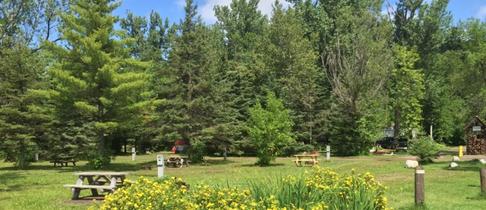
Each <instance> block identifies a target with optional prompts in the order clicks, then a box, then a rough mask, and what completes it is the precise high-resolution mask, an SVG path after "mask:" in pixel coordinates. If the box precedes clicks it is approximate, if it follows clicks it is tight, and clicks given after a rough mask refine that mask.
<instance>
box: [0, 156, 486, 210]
mask: <svg viewBox="0 0 486 210" xmlns="http://www.w3.org/2000/svg"><path fill="white" fill-rule="evenodd" d="M407 158H410V157H408V156H404V155H395V156H360V157H349V158H332V160H331V161H330V162H326V161H323V160H322V158H321V162H320V165H321V166H323V167H330V168H332V169H334V170H336V171H338V172H342V173H350V171H351V169H355V171H356V172H358V173H359V172H366V171H369V172H371V173H373V174H374V175H375V176H376V177H377V179H378V180H380V181H381V182H382V183H383V184H384V185H386V186H387V187H388V189H387V197H388V199H389V203H390V205H391V207H393V208H394V209H414V184H413V182H414V170H413V169H405V168H404V167H403V165H404V162H405V160H406V159H407ZM450 158H451V157H450V156H445V157H442V158H441V160H439V161H438V162H436V163H433V164H429V165H426V166H425V167H424V168H425V171H426V174H425V175H426V177H425V181H426V189H425V190H426V203H427V207H428V209H440V210H443V209H486V197H482V196H481V194H480V186H479V183H480V182H479V168H481V167H482V165H481V164H480V163H478V162H475V161H468V162H461V163H459V164H460V168H459V169H457V170H448V169H447V166H448V163H449V161H448V160H450ZM207 159H208V164H207V165H191V166H190V167H188V168H181V169H174V168H166V175H167V176H176V177H181V178H183V179H184V180H185V181H186V182H188V183H189V184H197V183H205V184H210V185H227V184H229V185H239V186H242V187H244V186H245V185H246V184H247V183H248V181H249V180H259V179H262V180H264V179H271V178H272V177H276V176H286V175H290V174H293V175H299V174H302V173H304V172H305V171H306V170H310V168H309V167H296V166H295V165H294V164H293V162H292V160H293V158H278V159H277V161H276V163H275V164H274V165H273V166H270V167H263V168H262V167H256V166H254V165H253V163H254V162H255V161H256V159H255V158H249V157H230V158H229V160H228V161H222V159H221V158H207ZM85 164H86V162H80V163H79V164H78V165H80V166H79V167H64V168H54V167H53V166H52V165H51V164H49V163H48V162H39V163H34V164H33V165H32V166H31V167H30V168H29V170H24V171H21V170H14V169H13V168H12V167H11V163H3V162H0V209H86V208H88V207H89V206H90V205H92V203H90V202H85V203H81V204H80V203H74V202H71V201H70V197H71V191H70V190H69V189H66V188H63V184H74V183H75V180H76V178H77V177H76V176H75V175H74V174H73V172H76V171H86V170H88V169H87V168H86V166H84V165H85ZM145 164H152V165H155V155H142V156H137V161H131V159H130V157H129V156H118V157H116V158H115V159H114V161H113V164H112V166H110V168H108V169H106V170H112V171H127V172H130V175H129V177H128V178H129V179H131V180H135V179H137V177H139V176H145V177H151V178H154V179H155V178H156V174H157V171H156V170H157V169H156V168H152V170H143V169H142V165H145ZM87 193H88V191H85V192H84V194H87Z"/></svg>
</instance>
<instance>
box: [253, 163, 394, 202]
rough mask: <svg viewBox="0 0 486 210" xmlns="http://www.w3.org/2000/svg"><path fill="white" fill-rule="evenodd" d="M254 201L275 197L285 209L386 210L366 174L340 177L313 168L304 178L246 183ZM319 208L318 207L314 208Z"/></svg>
mask: <svg viewBox="0 0 486 210" xmlns="http://www.w3.org/2000/svg"><path fill="white" fill-rule="evenodd" d="M250 190H251V193H252V195H253V197H255V198H256V199H257V200H263V199H265V198H268V197H275V199H276V200H277V201H278V205H279V208H287V209H313V207H314V208H318V209H320V208H324V206H325V207H326V208H324V209H336V210H337V209H386V208H387V205H388V204H387V199H386V197H385V196H384V190H385V188H384V187H383V186H382V185H381V184H380V183H378V182H377V181H376V180H375V178H374V177H373V176H372V175H371V174H370V173H365V174H354V172H353V174H350V175H341V174H337V173H336V172H335V171H333V170H331V169H327V168H320V167H316V168H313V169H312V170H311V171H308V172H307V173H306V174H305V175H304V176H287V177H283V178H282V177H279V178H277V179H275V178H272V179H266V180H263V181H255V182H250ZM319 205H321V207H320V208H319V207H316V206H319Z"/></svg>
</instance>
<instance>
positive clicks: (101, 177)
mask: <svg viewBox="0 0 486 210" xmlns="http://www.w3.org/2000/svg"><path fill="white" fill-rule="evenodd" d="M75 174H76V175H77V176H78V180H77V181H76V184H66V185H64V187H67V188H71V190H72V193H73V194H72V198H71V199H72V200H77V199H79V194H80V193H81V190H85V189H90V190H91V194H92V195H93V196H99V193H98V190H101V191H102V192H108V193H111V192H114V191H115V190H116V189H117V188H119V187H121V186H123V182H124V181H125V178H126V176H127V175H128V173H126V172H98V171H95V172H80V173H75ZM85 181H87V184H85ZM106 184H108V185H106Z"/></svg>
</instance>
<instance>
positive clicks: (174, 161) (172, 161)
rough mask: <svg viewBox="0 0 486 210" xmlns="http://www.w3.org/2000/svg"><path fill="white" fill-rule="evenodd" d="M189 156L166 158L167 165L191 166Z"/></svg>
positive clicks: (175, 166) (176, 166)
mask: <svg viewBox="0 0 486 210" xmlns="http://www.w3.org/2000/svg"><path fill="white" fill-rule="evenodd" d="M189 162H190V161H189V158H188V157H183V156H169V157H168V158H167V159H166V160H165V165H166V166H167V167H169V166H172V167H174V168H182V167H183V166H184V165H185V166H189Z"/></svg>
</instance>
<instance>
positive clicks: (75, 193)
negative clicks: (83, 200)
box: [71, 188, 81, 200]
mask: <svg viewBox="0 0 486 210" xmlns="http://www.w3.org/2000/svg"><path fill="white" fill-rule="evenodd" d="M72 191H73V197H72V198H71V199H72V200H78V199H79V193H80V192H81V189H80V188H72Z"/></svg>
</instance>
